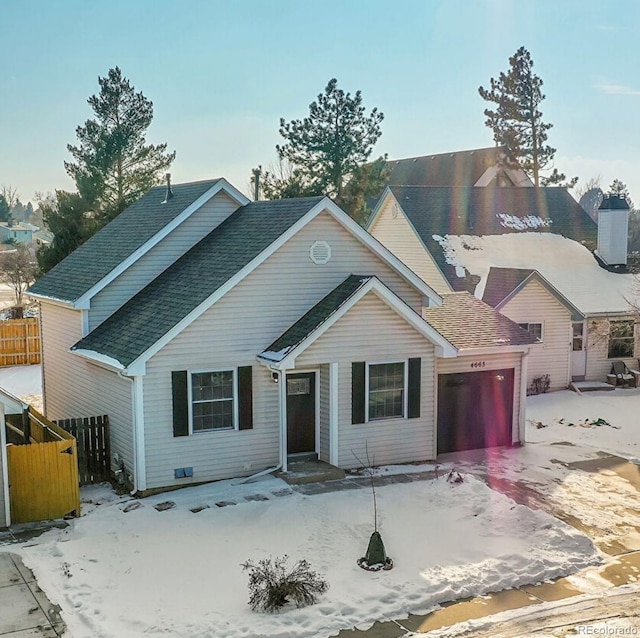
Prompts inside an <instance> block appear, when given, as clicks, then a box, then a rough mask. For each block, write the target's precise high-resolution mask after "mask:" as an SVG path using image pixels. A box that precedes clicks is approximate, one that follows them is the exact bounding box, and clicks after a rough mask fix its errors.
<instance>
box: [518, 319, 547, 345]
mask: <svg viewBox="0 0 640 638" xmlns="http://www.w3.org/2000/svg"><path fill="white" fill-rule="evenodd" d="M518 325H519V326H520V327H521V328H524V329H525V330H527V331H528V332H530V333H531V334H532V335H533V336H534V337H535V338H536V339H537V340H538V341H542V324H541V323H519V324H518Z"/></svg>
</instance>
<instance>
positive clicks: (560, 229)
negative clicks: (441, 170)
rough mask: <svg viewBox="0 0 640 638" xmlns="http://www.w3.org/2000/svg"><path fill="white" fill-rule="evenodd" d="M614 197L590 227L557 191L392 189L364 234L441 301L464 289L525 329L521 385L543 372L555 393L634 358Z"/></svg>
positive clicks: (622, 220) (632, 288) (621, 229)
mask: <svg viewBox="0 0 640 638" xmlns="http://www.w3.org/2000/svg"><path fill="white" fill-rule="evenodd" d="M614 199H615V198H605V199H604V200H603V203H602V205H601V209H600V211H599V225H597V224H596V223H595V222H593V220H592V219H591V218H590V217H589V216H588V215H587V214H586V213H585V211H584V210H583V209H582V208H581V207H580V206H579V205H578V204H577V203H576V202H575V200H574V199H573V198H572V197H571V196H570V195H569V193H568V192H567V191H566V190H565V189H562V188H537V189H536V188H450V187H449V188H447V187H408V186H398V187H394V186H391V187H389V188H387V190H386V191H385V193H384V195H383V196H382V197H381V199H380V201H379V203H378V205H377V206H376V209H375V210H374V212H373V214H372V217H371V219H370V220H369V223H368V226H367V228H368V230H369V231H370V232H371V233H372V234H373V236H374V237H376V238H377V239H378V240H379V241H380V242H381V243H383V244H384V245H385V246H386V247H387V248H389V250H391V251H392V252H393V253H394V254H396V255H397V256H398V257H399V258H400V259H402V260H403V261H404V262H405V263H406V264H407V265H408V266H409V267H410V268H412V270H414V271H415V272H416V274H418V275H419V276H420V277H421V278H422V279H424V281H426V282H427V283H429V284H430V285H431V286H432V287H433V288H434V289H435V290H436V291H437V292H438V293H439V294H445V293H446V292H447V291H455V290H467V291H469V292H471V293H472V294H474V295H475V296H476V297H477V298H479V299H483V300H484V301H485V302H486V303H488V304H489V305H491V306H493V307H495V308H496V309H498V310H500V312H501V313H503V314H505V315H506V316H508V317H509V318H511V319H512V320H513V321H515V322H516V323H518V324H520V325H521V326H523V327H526V328H527V329H529V330H530V331H531V333H532V334H533V335H535V336H536V337H537V339H538V341H539V343H538V344H537V345H536V346H534V347H533V348H532V349H531V354H530V357H529V363H528V379H527V383H528V384H529V386H531V387H534V386H535V384H536V383H540V380H541V377H543V376H544V375H547V374H548V375H549V377H550V388H551V389H561V388H566V387H567V385H568V384H569V383H570V382H571V380H582V379H587V380H600V381H603V380H604V379H605V376H606V374H607V373H608V372H609V371H610V369H611V362H612V360H617V359H623V360H625V361H626V362H627V363H628V364H630V365H631V364H633V365H634V367H635V361H634V359H635V358H636V357H637V356H638V354H639V353H640V347H639V346H638V339H637V335H636V336H635V338H634V332H635V330H636V329H635V320H634V316H633V312H632V309H631V306H630V305H629V300H631V299H632V298H633V297H636V296H637V288H638V285H637V282H636V278H635V276H633V275H632V274H630V273H628V272H626V269H625V268H624V264H623V263H622V262H623V261H624V262H626V223H627V219H628V206H625V205H624V204H623V203H621V201H620V200H619V199H615V201H614ZM625 215H626V217H625ZM622 242H625V243H624V245H623V246H622V247H621V246H620V244H621V243H622ZM603 265H604V266H606V267H603ZM534 382H535V383H534Z"/></svg>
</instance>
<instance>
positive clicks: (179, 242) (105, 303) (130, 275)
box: [89, 193, 238, 331]
mask: <svg viewBox="0 0 640 638" xmlns="http://www.w3.org/2000/svg"><path fill="white" fill-rule="evenodd" d="M237 208H238V204H237V203H236V202H235V201H234V200H232V199H231V198H230V197H229V196H227V195H226V194H225V193H218V194H217V195H215V196H214V197H212V198H211V199H210V200H209V201H208V202H207V203H206V204H204V205H203V206H201V207H200V208H199V209H198V210H197V211H195V212H194V213H193V214H192V215H191V216H190V217H189V218H188V219H186V220H185V221H184V222H182V224H180V225H179V226H178V227H177V228H176V229H175V230H173V231H172V232H171V233H169V235H167V236H166V237H165V238H164V239H162V240H161V241H160V242H159V243H158V244H156V246H154V247H153V248H152V249H151V250H150V251H149V252H148V253H147V254H145V255H144V256H142V257H141V258H140V259H139V260H138V261H137V262H136V263H135V264H133V265H132V266H131V267H129V268H128V269H127V270H126V271H125V272H123V273H122V274H121V275H120V276H119V277H116V279H114V280H113V281H112V282H111V283H110V284H109V285H108V286H107V287H106V288H104V289H103V290H101V291H100V292H99V293H98V294H97V295H96V296H95V297H94V298H93V299H92V300H91V309H90V311H89V330H90V331H91V330H93V329H94V328H95V327H96V326H98V325H99V324H101V323H102V322H103V321H104V320H105V319H106V318H107V317H109V316H110V315H111V314H113V313H114V312H115V311H116V310H117V309H118V308H120V306H122V305H123V304H124V303H125V302H126V301H128V300H129V299H130V298H131V297H133V296H134V295H135V294H136V293H138V292H140V290H142V289H143V288H144V287H145V286H146V285H147V284H148V283H150V282H151V281H153V279H155V278H156V277H157V276H158V275H159V274H160V273H161V272H162V271H163V270H165V269H166V268H167V267H168V266H169V265H171V264H172V263H173V262H174V261H176V260H177V259H178V258H179V257H180V256H182V255H183V254H184V253H186V252H187V251H188V250H189V249H190V248H191V247H192V246H195V244H197V243H198V242H199V241H200V240H201V239H202V238H203V237H205V236H206V235H208V234H209V233H210V232H211V231H212V230H213V229H214V228H215V227H216V226H218V225H220V224H221V223H222V222H223V221H224V220H225V219H226V218H227V217H228V216H229V215H231V213H233V212H234V211H235V210H236V209H237Z"/></svg>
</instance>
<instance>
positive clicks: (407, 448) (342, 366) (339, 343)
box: [296, 292, 434, 468]
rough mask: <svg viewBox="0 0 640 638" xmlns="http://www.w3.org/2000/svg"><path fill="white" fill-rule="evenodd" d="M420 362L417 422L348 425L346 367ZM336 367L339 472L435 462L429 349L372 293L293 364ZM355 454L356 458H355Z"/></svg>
mask: <svg viewBox="0 0 640 638" xmlns="http://www.w3.org/2000/svg"><path fill="white" fill-rule="evenodd" d="M414 357H420V358H421V362H422V375H421V381H422V388H421V393H420V417H418V418H415V419H385V420H379V421H373V422H370V423H360V424H355V425H353V424H352V423H351V363H352V362H353V361H367V362H369V363H384V362H391V361H404V360H406V359H409V358H414ZM320 362H337V363H338V379H339V391H338V429H339V437H338V439H339V461H338V464H339V466H340V467H343V468H352V467H358V466H360V465H361V464H360V463H359V462H358V460H357V459H356V456H355V455H357V457H358V458H359V459H360V460H361V461H362V462H363V463H366V456H367V450H368V453H369V458H370V459H371V462H372V463H374V464H375V465H383V464H387V463H405V462H408V461H420V460H426V459H432V458H434V394H433V393H434V376H433V375H434V372H433V366H434V347H433V345H432V344H431V343H429V342H428V341H427V340H426V339H425V337H423V336H422V335H421V334H420V333H419V332H417V331H416V330H415V329H414V328H412V327H411V326H409V325H408V324H407V322H406V321H405V320H404V319H403V318H402V317H400V316H399V315H398V314H397V313H396V312H395V311H393V310H392V309H391V308H389V306H387V304H386V303H384V302H383V301H382V300H381V299H380V298H379V297H377V295H375V293H373V292H371V293H369V294H368V295H366V296H365V297H363V298H362V299H361V300H360V301H359V302H358V303H357V304H356V305H355V306H354V307H353V308H352V309H351V310H350V311H349V312H348V313H347V314H346V315H345V316H344V317H342V318H341V319H340V320H339V321H338V322H337V323H336V324H335V325H333V326H332V327H331V328H330V329H329V330H328V331H327V332H326V333H325V334H324V335H322V336H321V337H320V338H319V339H318V341H316V342H315V343H314V344H313V345H312V346H310V347H309V348H308V349H307V350H306V351H305V352H304V353H303V354H302V355H301V356H300V357H298V359H297V360H296V366H297V367H304V366H309V365H313V364H315V363H320ZM354 453H355V455H354Z"/></svg>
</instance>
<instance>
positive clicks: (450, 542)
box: [21, 476, 600, 638]
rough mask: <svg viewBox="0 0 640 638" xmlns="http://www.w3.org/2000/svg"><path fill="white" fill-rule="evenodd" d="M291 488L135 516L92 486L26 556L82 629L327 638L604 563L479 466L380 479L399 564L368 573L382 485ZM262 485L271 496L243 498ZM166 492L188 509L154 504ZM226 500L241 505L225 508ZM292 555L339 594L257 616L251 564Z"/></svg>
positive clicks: (219, 496) (230, 490)
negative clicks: (494, 483) (491, 485)
mask: <svg viewBox="0 0 640 638" xmlns="http://www.w3.org/2000/svg"><path fill="white" fill-rule="evenodd" d="M284 487H285V484H284V483H283V482H281V481H280V480H279V479H275V478H268V479H265V480H262V481H260V482H258V483H253V484H247V485H242V486H235V487H234V486H233V485H232V484H231V482H230V481H226V482H221V483H214V484H210V485H206V486H200V487H195V488H189V489H185V490H181V491H179V492H171V493H168V494H163V495H160V496H156V497H150V498H147V499H144V500H143V501H141V503H142V505H141V507H138V508H137V509H133V510H130V511H128V512H124V511H123V509H124V507H126V504H127V503H131V501H127V500H122V499H120V498H118V497H115V496H114V495H112V494H111V493H110V492H109V491H108V490H107V489H106V488H104V487H99V488H97V489H96V488H94V489H93V490H84V498H85V499H86V498H87V497H89V498H91V500H92V501H94V502H97V503H100V504H99V505H97V506H96V505H88V506H87V507H85V514H84V515H83V516H82V518H80V519H78V520H75V521H73V522H72V524H71V526H70V527H69V528H68V529H66V530H54V531H51V532H49V533H48V534H47V535H46V536H43V537H41V539H40V541H39V542H38V544H37V545H31V546H25V547H23V548H22V552H21V553H22V555H23V558H24V561H25V563H26V564H27V565H28V566H29V567H31V568H32V569H33V570H34V571H35V573H36V576H37V578H38V581H39V583H40V586H41V587H42V588H43V589H44V590H45V591H46V592H47V594H48V595H49V597H50V598H51V600H52V602H53V603H57V604H59V605H60V606H61V607H62V613H63V617H64V620H65V622H66V623H67V625H68V627H69V629H70V632H71V635H72V636H73V638H85V637H86V638H89V637H91V638H93V637H94V636H101V637H102V638H111V637H120V636H132V637H135V636H142V635H162V636H166V637H176V638H177V637H183V636H189V637H190V638H198V637H202V638H204V637H205V636H225V637H227V638H235V637H252V638H257V637H259V636H269V637H277V636H279V637H282V638H284V637H288V636H290V637H296V638H303V637H305V636H318V637H320V636H323V637H324V636H328V635H329V634H331V633H336V632H337V631H338V630H340V629H342V628H350V627H353V626H355V625H358V626H361V627H366V626H369V625H371V624H372V623H373V621H375V620H379V619H382V618H385V617H390V618H395V617H402V616H406V614H407V613H408V612H426V611H428V610H430V609H432V608H434V607H435V606H436V605H437V604H438V603H440V602H443V601H446V600H452V599H457V598H460V597H466V596H474V595H478V594H483V593H486V592H489V591H495V590H499V589H503V588H506V587H512V586H517V585H522V584H525V583H533V582H540V581H543V580H545V579H548V578H553V577H556V576H561V575H564V574H569V573H573V572H575V571H576V570H578V569H580V568H582V567H584V566H586V565H589V564H594V563H597V562H599V560H600V557H599V554H598V553H597V551H596V550H595V549H594V547H593V545H592V543H591V541H590V540H588V539H587V538H586V537H585V536H584V535H582V534H580V533H579V532H577V531H576V530H574V529H573V528H571V527H569V526H567V525H565V524H563V523H560V522H559V521H557V520H555V519H553V518H552V517H551V516H549V515H548V514H546V513H544V512H541V511H537V512H534V511H532V510H530V509H529V508H527V507H524V506H521V505H516V504H515V503H514V502H513V501H511V500H510V499H508V498H507V497H505V496H503V495H502V494H499V493H497V492H494V491H492V490H490V489H488V488H487V487H486V486H485V485H484V484H483V483H482V482H480V481H478V480H476V479H474V478H473V477H471V476H468V477H467V478H466V480H465V482H464V483H461V484H451V483H448V482H447V481H446V480H445V479H444V477H441V478H440V479H439V480H433V481H417V482H413V483H406V484H394V485H386V486H381V487H379V488H378V490H377V494H378V511H379V517H380V518H379V529H380V531H381V534H382V537H383V540H384V542H385V545H386V548H387V552H388V554H389V556H391V557H392V558H393V560H394V568H393V570H391V571H388V572H378V573H369V572H365V571H363V570H361V569H360V568H359V567H358V566H357V565H356V560H357V559H358V558H359V557H360V556H362V555H363V554H364V553H365V550H366V546H367V543H368V539H369V535H370V534H371V532H372V531H373V521H372V516H373V512H372V499H371V492H370V490H368V489H366V488H362V489H351V490H345V491H341V492H333V493H329V494H321V495H314V496H306V495H302V494H299V493H296V492H292V491H290V490H286V491H287V492H289V493H287V494H285V495H281V496H277V495H276V494H274V492H276V493H277V492H278V491H279V490H282V489H283V488H284ZM255 494H262V495H264V496H265V497H267V498H268V500H265V501H255V500H254V501H246V500H244V498H243V496H246V495H255ZM167 500H171V501H173V502H175V504H176V506H175V507H174V508H173V509H169V510H166V511H162V512H159V511H156V509H155V508H154V505H155V504H157V503H159V502H162V501H167ZM223 500H224V501H235V502H236V503H237V504H236V505H228V506H226V507H222V508H220V507H216V506H215V503H216V502H220V501H223ZM204 504H206V505H209V507H208V508H206V509H203V510H201V511H200V512H198V513H193V512H191V509H192V508H193V509H195V506H199V507H201V506H202V505H204ZM283 554H288V555H289V556H290V557H291V559H292V560H298V559H302V558H304V559H307V560H308V561H309V562H310V564H311V566H312V568H314V569H316V570H317V571H318V572H319V573H320V574H321V575H322V576H324V577H325V578H326V579H327V580H328V582H329V591H328V592H327V593H326V594H325V595H323V596H322V598H321V599H320V601H319V602H318V604H316V605H314V606H311V607H308V608H303V609H296V608H295V607H294V608H289V609H286V610H285V611H284V612H283V613H280V614H275V615H268V614H258V613H254V612H252V611H251V610H250V608H249V606H248V604H247V601H248V589H247V580H248V577H247V574H246V573H243V572H242V570H241V567H240V565H241V563H243V562H244V561H246V560H247V559H251V560H254V561H255V560H258V559H260V558H263V557H268V556H274V557H275V556H281V555H283Z"/></svg>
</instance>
